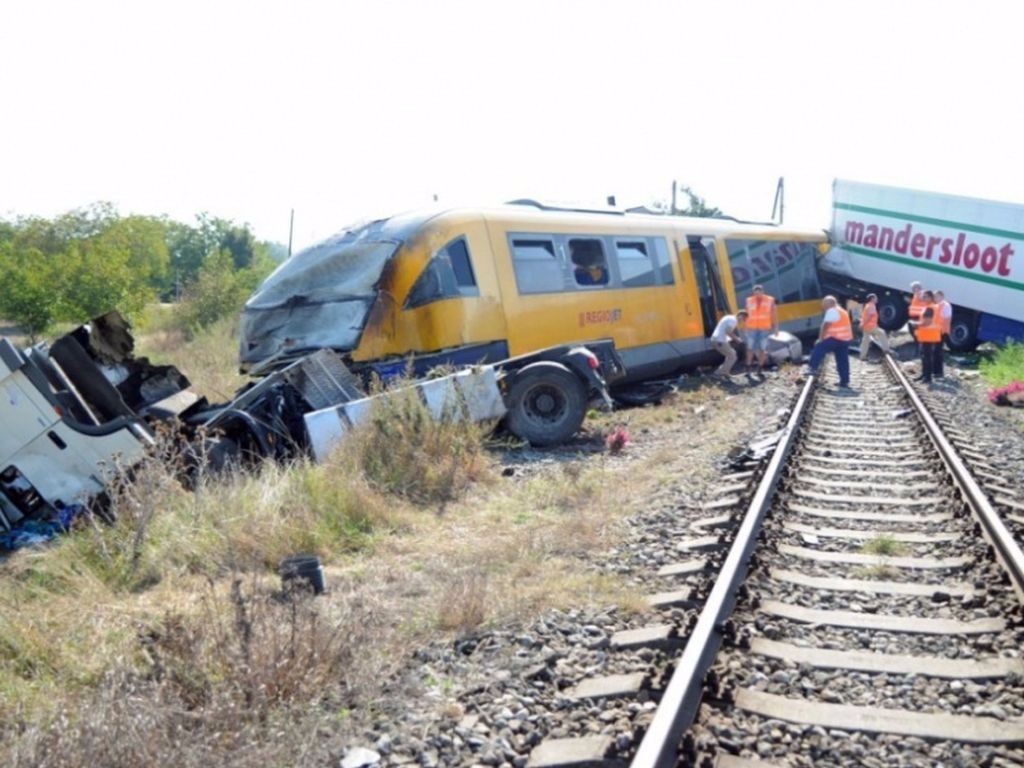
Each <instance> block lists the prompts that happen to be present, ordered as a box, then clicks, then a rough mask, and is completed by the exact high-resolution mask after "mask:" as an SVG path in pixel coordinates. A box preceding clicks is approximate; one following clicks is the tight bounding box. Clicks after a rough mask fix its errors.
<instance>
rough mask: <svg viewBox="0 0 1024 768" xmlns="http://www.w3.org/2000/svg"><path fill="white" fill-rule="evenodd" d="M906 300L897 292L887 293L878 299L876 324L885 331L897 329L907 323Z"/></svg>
mask: <svg viewBox="0 0 1024 768" xmlns="http://www.w3.org/2000/svg"><path fill="white" fill-rule="evenodd" d="M909 317H910V314H909V311H908V307H907V302H905V301H904V300H903V297H902V296H900V295H898V294H893V293H887V294H885V295H884V296H880V297H879V299H878V324H879V325H880V326H881V327H882V328H883V329H884V330H886V331H889V332H890V333H892V332H893V331H898V330H899V329H900V328H902V327H903V326H904V325H906V324H907V320H908V319H909Z"/></svg>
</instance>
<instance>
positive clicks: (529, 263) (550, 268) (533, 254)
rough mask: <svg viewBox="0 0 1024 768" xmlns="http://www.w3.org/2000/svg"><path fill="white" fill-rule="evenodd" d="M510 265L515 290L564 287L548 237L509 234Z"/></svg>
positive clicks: (552, 245)
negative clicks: (510, 235)
mask: <svg viewBox="0 0 1024 768" xmlns="http://www.w3.org/2000/svg"><path fill="white" fill-rule="evenodd" d="M511 240H512V266H513V268H514V269H515V273H516V285H517V286H518V287H519V293H521V294H527V293H553V292H555V291H562V290H565V281H564V280H563V271H562V263H561V261H560V260H559V258H558V252H557V251H556V250H555V243H554V240H551V239H550V238H536V237H513V238H511Z"/></svg>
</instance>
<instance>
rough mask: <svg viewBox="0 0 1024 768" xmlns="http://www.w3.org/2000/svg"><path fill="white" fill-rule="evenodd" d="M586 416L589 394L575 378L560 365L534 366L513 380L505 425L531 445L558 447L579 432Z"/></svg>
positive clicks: (526, 368) (525, 369)
mask: <svg viewBox="0 0 1024 768" xmlns="http://www.w3.org/2000/svg"><path fill="white" fill-rule="evenodd" d="M586 413H587V393H586V391H585V390H584V388H583V384H582V383H581V382H580V380H579V379H578V378H577V377H576V374H574V373H572V372H571V371H569V370H568V369H566V368H565V367H563V366H561V365H559V364H557V363H533V364H531V365H528V366H526V367H525V368H523V369H522V370H520V371H519V372H518V373H517V374H516V376H515V378H514V379H513V380H512V386H511V387H510V388H509V393H508V415H507V416H506V417H505V424H506V425H507V426H508V429H509V431H510V432H511V433H512V434H514V435H515V436H516V437H519V438H521V439H522V440H526V441H527V442H528V443H530V444H531V445H536V446H547V445H558V444H559V443H564V442H565V441H566V440H568V439H569V438H570V437H572V436H573V435H575V434H576V432H578V431H579V428H580V425H581V424H582V423H583V417H584V416H585V415H586Z"/></svg>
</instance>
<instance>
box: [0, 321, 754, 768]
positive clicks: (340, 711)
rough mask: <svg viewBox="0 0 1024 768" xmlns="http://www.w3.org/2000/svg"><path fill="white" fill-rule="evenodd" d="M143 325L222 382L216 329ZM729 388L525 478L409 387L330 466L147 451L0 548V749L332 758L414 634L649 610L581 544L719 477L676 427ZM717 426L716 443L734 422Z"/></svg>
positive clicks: (227, 342) (171, 356)
mask: <svg viewBox="0 0 1024 768" xmlns="http://www.w3.org/2000/svg"><path fill="white" fill-rule="evenodd" d="M142 336H143V338H142V342H141V343H140V351H141V352H142V353H145V354H149V355H151V356H153V357H154V358H159V359H160V360H161V361H168V360H172V361H174V362H176V363H177V364H178V365H179V366H180V367H182V369H183V370H185V371H186V373H187V374H188V375H189V376H190V377H192V378H193V379H194V380H195V381H197V382H199V383H200V386H199V387H198V388H199V389H201V390H207V391H210V390H212V387H208V382H218V381H219V382H221V384H220V385H215V386H224V387H225V388H227V389H231V390H232V391H233V385H228V384H226V383H225V382H227V381H229V380H230V376H231V375H232V374H231V373H230V371H231V368H232V367H233V365H234V360H235V342H234V341H233V340H232V339H231V327H230V326H229V325H227V324H225V325H222V326H218V327H217V328H216V329H214V330H213V331H212V332H210V333H208V334H205V335H202V336H200V337H199V338H197V339H196V340H195V341H193V342H190V343H188V344H184V343H183V342H182V340H181V339H180V338H177V337H175V336H173V334H172V333H171V332H170V331H169V330H168V329H167V328H161V327H160V326H159V324H156V323H154V324H151V325H149V326H147V328H146V329H145V331H144V333H143V334H142ZM227 361H230V363H228V362H227ZM724 396H725V395H724V394H723V393H722V392H721V390H719V389H717V388H714V387H701V388H699V389H697V390H695V391H692V392H683V393H680V394H679V395H676V396H675V397H674V398H673V399H672V402H671V403H668V404H666V405H665V406H663V407H661V408H657V409H653V408H651V409H636V410H633V411H630V412H628V413H627V414H626V416H625V420H626V421H627V422H628V423H629V429H630V432H631V435H632V438H633V440H634V444H632V445H630V446H628V447H627V448H626V450H625V451H624V453H623V455H622V456H619V457H612V456H608V455H597V456H593V455H591V456H588V457H577V458H569V459H566V458H565V457H564V456H563V457H560V458H559V459H558V460H557V461H553V462H551V463H550V464H549V465H548V466H545V467H543V468H542V469H539V470H535V469H534V470H531V472H530V474H529V475H528V476H527V477H526V478H522V477H513V478H505V477H501V476H499V475H498V473H497V472H495V471H494V464H495V461H494V459H493V457H491V456H490V454H489V453H488V452H487V451H485V450H484V447H483V446H484V443H483V432H482V431H481V430H480V429H478V428H476V427H474V428H473V429H467V428H465V427H462V426H458V425H453V424H451V423H448V424H445V423H442V424H433V423H428V422H427V421H424V420H423V419H422V418H421V417H422V414H420V413H419V412H417V411H416V409H415V408H413V407H412V406H411V405H408V404H401V403H400V404H399V405H398V406H396V408H395V409H392V411H391V412H389V413H387V414H378V418H377V419H376V420H374V421H373V422H372V423H371V424H370V425H368V426H367V428H366V430H365V431H364V432H362V433H361V434H360V435H357V437H356V439H354V440H351V441H350V442H349V443H348V444H347V445H346V446H345V447H343V448H342V449H341V450H339V451H338V452H337V453H336V454H335V455H334V456H333V457H332V458H331V460H330V461H329V462H328V463H326V464H324V465H320V466H318V465H315V464H313V463H311V462H308V461H297V462H295V463H294V464H292V465H291V466H279V465H274V464H267V465H265V466H261V467H258V468H256V469H255V470H254V471H251V472H248V473H245V474H229V475H225V476H221V477H216V478H214V477H201V478H200V479H199V480H198V482H197V485H196V489H195V491H194V492H191V491H186V490H185V489H183V488H182V487H181V486H180V484H178V482H177V480H176V479H175V476H174V474H173V472H172V471H170V470H169V469H168V464H167V461H166V459H167V457H163V458H162V459H161V460H154V461H152V462H149V463H146V464H145V465H143V466H142V467H140V468H138V470H137V471H136V472H135V473H134V474H133V476H132V479H131V481H130V482H124V483H122V484H120V485H119V487H118V488H117V489H116V491H115V493H114V498H113V507H114V510H115V511H116V512H117V515H118V516H117V521H116V522H115V523H114V524H113V525H109V526H108V525H104V524H100V523H95V524H86V525H85V526H84V527H83V529H82V530H79V531H78V532H77V533H76V534H75V535H72V536H68V537H65V538H64V539H63V540H61V541H59V542H57V543H56V544H55V545H54V546H52V547H49V548H47V549H43V550H39V551H27V552H22V553H18V554H17V555H16V556H15V557H13V558H11V559H10V560H9V561H7V562H5V563H3V564H0V579H2V580H3V589H0V723H3V724H4V725H2V726H0V738H2V740H3V745H4V746H3V747H0V755H2V756H3V757H2V759H3V762H4V764H6V765H12V766H22V765H24V766H28V765H68V766H79V765H81V766H85V765H89V766H97V765H104V766H106V765H111V766H121V765H124V766H137V765H138V766H148V765H182V766H192V765H200V764H203V765H238V766H243V765H244V766H248V765H253V766H257V765H258V766H261V767H262V766H266V765H308V764H328V763H330V764H337V761H338V759H339V757H340V754H341V752H342V747H343V746H344V738H345V735H346V733H347V728H348V726H349V722H350V719H349V717H348V714H349V712H350V710H351V709H352V708H353V707H358V706H360V705H361V704H362V703H364V702H367V701H373V700H375V699H376V698H377V697H380V696H383V695H384V686H385V685H386V684H388V681H391V680H394V677H393V676H392V675H391V672H392V671H393V670H394V669H395V668H396V667H397V666H398V665H400V664H402V663H403V662H404V660H405V658H407V656H406V654H407V650H408V649H409V648H410V647H413V646H415V645H418V644H421V643H423V642H425V641H427V640H429V639H434V638H437V637H438V634H439V633H462V632H469V631H472V630H474V629H476V628H478V627H480V626H482V625H488V624H501V623H504V622H507V621H510V620H514V619H523V620H529V619H530V618H531V617H533V616H535V615H537V614H538V613H539V612H542V611H544V610H547V609H548V608H552V607H569V606H575V605H580V604H588V603H589V604H604V605H607V604H615V605H617V606H618V607H619V608H620V609H621V610H623V611H627V612H628V611H641V610H643V609H644V604H643V601H642V598H641V596H640V595H638V594H637V593H636V592H635V591H633V589H631V588H630V587H628V586H625V585H624V584H623V583H622V582H621V581H619V580H618V579H617V578H615V577H613V576H609V575H607V574H606V573H605V572H603V571H602V570H601V569H598V568H593V567H590V566H588V564H587V559H588V557H589V555H590V553H592V552H594V551H600V550H603V549H605V548H607V547H608V545H609V543H610V542H611V541H613V539H614V536H615V535H616V534H617V532H618V529H617V523H618V521H619V520H621V519H622V518H623V517H624V516H626V515H629V514H631V513H633V512H635V511H638V510H639V509H640V508H641V507H642V506H643V505H645V504H646V503H647V500H648V499H649V498H650V497H651V495H652V494H653V493H654V492H655V491H656V490H661V491H664V489H665V488H666V487H667V486H668V484H670V483H671V484H680V483H686V482H694V480H693V478H701V477H704V476H709V475H711V474H713V473H714V471H715V470H714V468H713V467H712V465H711V463H710V462H709V461H701V460H698V459H697V458H696V457H697V456H698V455H699V454H700V453H701V452H702V451H703V450H704V448H702V447H701V446H700V445H695V444H693V441H692V440H690V439H688V438H686V437H685V436H683V437H682V439H679V437H678V436H677V435H676V433H675V431H674V430H673V431H670V430H669V429H667V428H666V427H668V426H675V425H678V424H680V423H690V422H693V421H697V422H698V423H700V424H701V425H704V424H705V421H704V420H705V419H706V418H707V417H708V416H709V415H710V414H712V413H713V412H714V406H715V404H717V403H720V402H721V399H722V398H723V397H724ZM604 418H605V417H602V419H604ZM618 419H619V420H621V419H622V417H621V416H619V417H618ZM721 421H722V423H723V424H727V427H722V428H721V429H722V432H721V435H720V438H721V441H722V445H726V444H729V442H730V441H731V438H732V436H731V434H730V433H729V429H739V428H737V427H735V426H734V424H732V420H730V419H728V418H723V419H722V420H721ZM595 423H596V426H597V428H598V429H603V428H604V427H605V426H607V424H606V423H603V422H602V421H601V420H597V421H596V422H595ZM607 423H608V424H610V423H614V422H613V421H612V420H610V419H608V420H607ZM717 423H718V422H715V424H716V425H717ZM594 428H595V427H594V425H591V429H594ZM708 428H709V429H710V426H709V427H708ZM719 428H720V427H718V426H716V427H715V429H719ZM715 434H716V435H717V433H715ZM298 552H311V553H315V554H318V555H319V556H320V557H321V558H322V560H323V561H324V562H325V572H326V576H327V581H328V594H326V595H325V596H323V597H320V598H316V599H315V600H300V601H292V600H289V599H286V598H285V597H284V596H282V595H281V594H279V593H277V592H276V585H277V583H278V581H277V578H276V575H275V574H274V573H273V571H274V569H275V568H276V566H277V564H278V562H279V561H280V560H281V559H282V558H283V557H286V556H288V555H292V554H295V553H298ZM356 650H358V656H357V655H355V651H356ZM453 708H454V705H453ZM453 711H454V710H453Z"/></svg>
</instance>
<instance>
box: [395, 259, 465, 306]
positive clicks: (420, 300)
mask: <svg viewBox="0 0 1024 768" xmlns="http://www.w3.org/2000/svg"><path fill="white" fill-rule="evenodd" d="M461 295H462V294H461V293H460V292H459V286H458V284H457V283H456V282H455V272H454V271H453V270H452V265H451V264H450V263H449V261H448V259H447V258H438V257H437V256H435V257H434V258H432V259H431V260H430V261H429V262H428V263H427V266H426V268H425V269H424V270H423V272H422V273H421V274H420V276H419V277H418V278H416V282H415V283H413V286H412V290H410V291H409V297H408V298H407V299H406V300H405V309H415V308H416V307H422V306H425V305H426V304H433V303H434V302H435V301H441V300H443V299H454V298H457V297H459V296H461Z"/></svg>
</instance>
